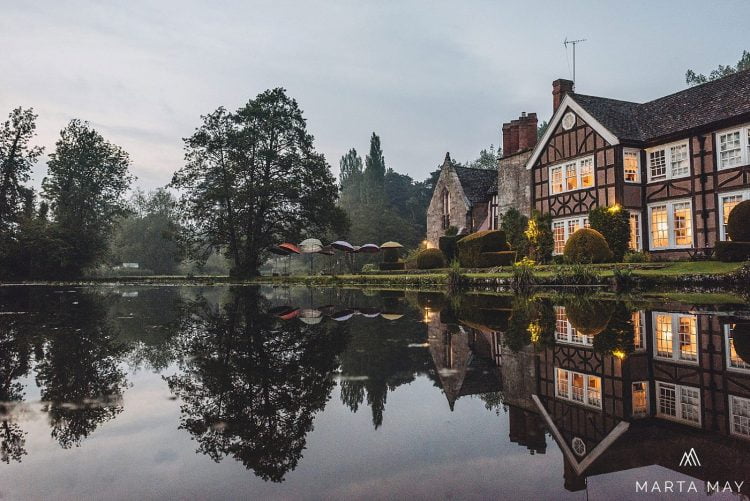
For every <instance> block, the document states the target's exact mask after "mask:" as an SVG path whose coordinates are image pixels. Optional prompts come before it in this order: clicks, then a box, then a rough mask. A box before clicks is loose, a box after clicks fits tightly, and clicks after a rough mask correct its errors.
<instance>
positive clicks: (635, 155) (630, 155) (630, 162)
mask: <svg viewBox="0 0 750 501" xmlns="http://www.w3.org/2000/svg"><path fill="white" fill-rule="evenodd" d="M622 156H623V158H622V168H623V170H624V171H625V182H626V183H640V182H641V153H640V152H639V151H638V150H623V153H622Z"/></svg>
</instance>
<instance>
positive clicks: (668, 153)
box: [646, 139, 693, 183]
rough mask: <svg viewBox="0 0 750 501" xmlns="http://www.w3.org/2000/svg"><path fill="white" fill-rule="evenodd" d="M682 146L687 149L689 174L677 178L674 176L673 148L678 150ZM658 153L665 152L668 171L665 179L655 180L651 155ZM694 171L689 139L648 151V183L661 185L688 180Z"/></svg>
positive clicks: (661, 145) (655, 147)
mask: <svg viewBox="0 0 750 501" xmlns="http://www.w3.org/2000/svg"><path fill="white" fill-rule="evenodd" d="M681 146H685V147H686V149H687V163H688V169H687V173H685V174H680V175H678V176H675V175H673V174H672V148H677V147H681ZM657 151H663V152H664V162H665V166H664V167H665V169H666V172H665V174H664V177H661V176H660V177H658V178H656V179H654V176H652V175H651V154H652V153H654V152H657ZM692 171H693V162H692V159H691V157H690V141H689V140H687V139H683V140H681V141H674V142H672V143H667V144H660V145H659V146H654V147H652V148H647V149H646V179H647V182H648V183H660V182H664V181H669V180H670V179H683V178H687V177H690V176H691V175H692Z"/></svg>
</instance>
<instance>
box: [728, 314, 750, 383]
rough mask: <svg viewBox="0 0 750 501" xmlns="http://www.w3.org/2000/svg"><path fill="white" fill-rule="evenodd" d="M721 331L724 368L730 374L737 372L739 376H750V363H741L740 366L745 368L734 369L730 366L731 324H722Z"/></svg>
mask: <svg viewBox="0 0 750 501" xmlns="http://www.w3.org/2000/svg"><path fill="white" fill-rule="evenodd" d="M722 330H723V331H724V355H725V357H724V358H725V359H726V363H725V365H726V368H727V370H728V371H732V372H738V373H741V374H750V363H749V362H745V361H744V360H743V361H742V362H741V363H742V365H745V366H746V367H736V366H733V365H732V345H733V342H732V339H733V338H732V336H731V332H730V331H731V330H732V326H731V324H724V325H723V326H722Z"/></svg>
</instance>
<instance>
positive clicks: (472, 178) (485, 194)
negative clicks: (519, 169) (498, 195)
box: [453, 165, 497, 205]
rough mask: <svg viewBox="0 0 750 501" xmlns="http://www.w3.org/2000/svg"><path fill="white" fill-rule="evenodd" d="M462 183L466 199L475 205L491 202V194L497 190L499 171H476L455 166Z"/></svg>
mask: <svg viewBox="0 0 750 501" xmlns="http://www.w3.org/2000/svg"><path fill="white" fill-rule="evenodd" d="M453 169H454V170H455V171H456V174H457V175H458V180H459V181H460V182H461V187H462V188H463V190H464V194H465V195H466V198H468V199H469V202H471V203H472V205H473V204H477V203H483V202H486V201H487V200H489V194H490V193H493V192H494V191H496V190H497V170H495V169H474V168H471V167H459V166H457V165H454V166H453Z"/></svg>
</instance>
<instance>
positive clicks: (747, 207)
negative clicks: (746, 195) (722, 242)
mask: <svg viewBox="0 0 750 501" xmlns="http://www.w3.org/2000/svg"><path fill="white" fill-rule="evenodd" d="M727 235H729V238H731V239H732V241H733V242H750V200H745V201H744V202H740V203H738V204H737V205H735V206H734V209H732V212H730V213H729V218H728V219H727Z"/></svg>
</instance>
